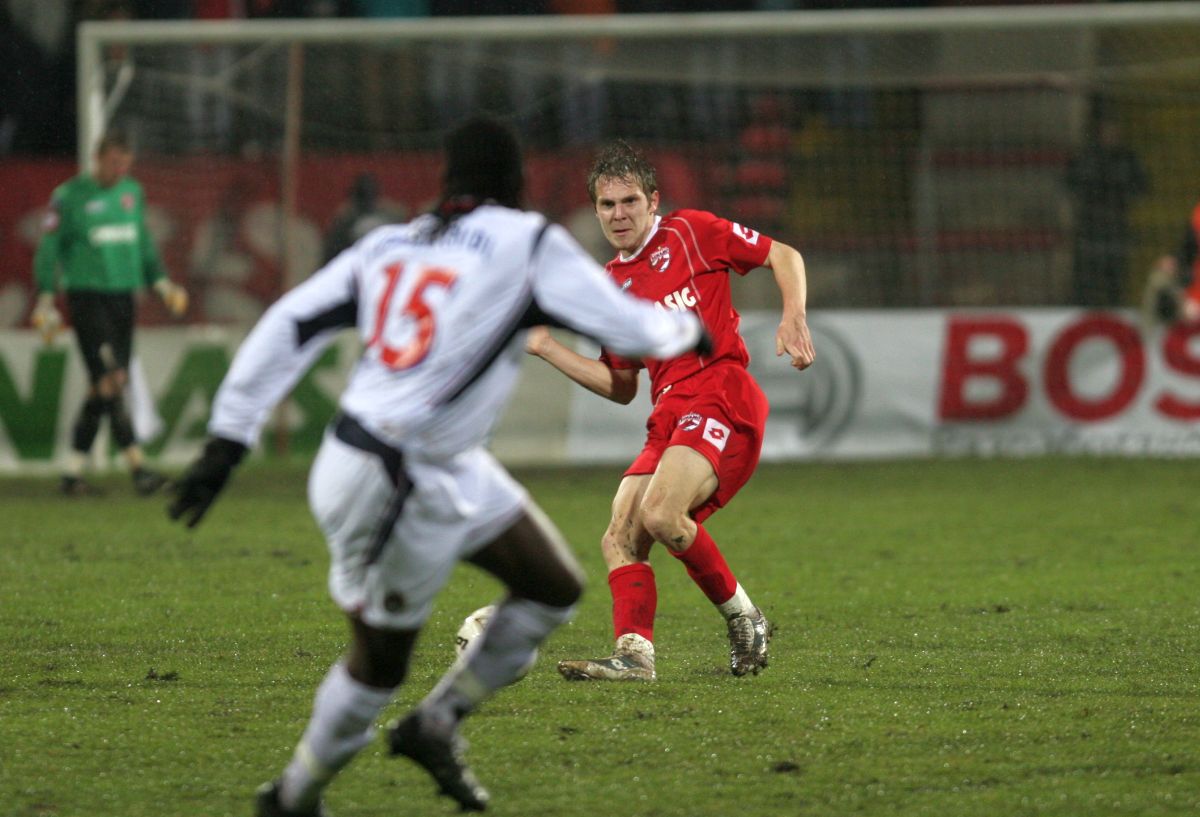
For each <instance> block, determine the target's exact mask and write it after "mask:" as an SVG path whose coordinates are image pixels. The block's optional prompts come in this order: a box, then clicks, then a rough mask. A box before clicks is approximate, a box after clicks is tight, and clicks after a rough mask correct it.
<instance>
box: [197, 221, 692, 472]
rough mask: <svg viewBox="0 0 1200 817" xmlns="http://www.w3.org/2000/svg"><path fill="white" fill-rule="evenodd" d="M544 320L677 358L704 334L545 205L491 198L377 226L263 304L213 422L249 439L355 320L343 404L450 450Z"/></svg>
mask: <svg viewBox="0 0 1200 817" xmlns="http://www.w3.org/2000/svg"><path fill="white" fill-rule="evenodd" d="M439 228H440V229H439ZM538 324H552V325H560V326H565V327H567V328H569V329H571V330H573V331H575V332H578V333H580V334H583V335H586V336H588V337H590V338H592V339H594V340H596V341H597V342H599V343H600V344H602V345H603V346H605V347H606V348H609V349H611V350H613V351H614V352H616V353H618V354H624V355H629V356H633V357H641V356H649V357H656V358H664V357H674V356H675V355H678V354H681V353H683V352H685V351H687V350H689V349H691V348H692V347H693V346H694V345H695V344H696V342H697V340H698V338H699V333H700V324H699V322H698V320H697V318H696V317H695V316H694V315H692V314H691V313H690V312H687V311H674V310H668V311H662V310H658V309H655V308H654V307H653V305H652V304H651V303H650V302H648V301H642V300H639V299H636V298H634V297H633V296H630V295H627V294H625V293H624V292H621V291H620V290H619V289H618V287H617V286H616V284H615V283H613V282H612V280H611V279H610V278H609V277H608V275H606V274H605V272H604V270H603V269H602V268H601V267H600V266H599V265H598V264H597V263H596V262H595V261H593V260H592V259H591V258H590V257H589V256H588V255H587V254H586V253H585V252H584V250H583V249H582V248H581V247H580V246H579V245H578V244H577V243H576V242H575V240H574V239H573V238H572V237H571V236H570V234H569V233H568V232H567V231H566V230H565V229H563V228H562V227H560V226H558V225H554V224H548V223H547V221H546V220H545V218H544V217H542V216H541V215H538V214H536V213H531V212H525V211H521V210H515V209H510V208H507V207H500V206H496V205H484V206H481V207H478V208H476V209H475V210H473V211H471V212H470V213H467V214H466V215H463V216H461V217H459V218H457V219H455V220H454V221H452V222H451V223H450V224H449V226H443V225H442V222H441V221H440V220H439V219H437V218H435V217H434V216H428V215H426V216H421V217H419V218H417V219H415V220H414V221H412V222H410V223H408V224H402V225H392V226H385V227H380V228H378V229H376V230H373V231H372V232H370V233H368V234H367V235H366V236H364V237H363V238H362V239H361V240H360V241H359V242H358V243H357V244H355V245H354V246H352V247H351V248H350V249H348V250H346V251H345V252H343V253H342V254H340V255H338V256H337V257H336V258H334V259H333V260H332V261H330V262H329V263H328V264H327V265H325V266H324V267H323V268H321V269H320V270H319V271H317V272H316V273H315V274H314V275H313V276H312V277H311V278H309V279H308V280H307V281H305V282H304V283H303V284H301V285H300V286H298V287H296V288H295V289H293V290H292V291H291V292H289V293H287V294H286V295H284V296H283V297H282V298H281V299H280V300H279V301H278V302H276V303H275V304H274V305H273V306H272V307H271V308H270V309H269V310H267V312H266V313H265V314H264V315H263V317H262V319H261V320H260V321H259V322H258V324H257V325H256V326H255V328H254V329H253V331H252V332H251V333H250V335H249V336H248V337H247V338H246V340H245V342H244V343H243V344H242V346H241V348H240V349H239V350H238V352H237V355H236V356H235V358H234V361H233V364H232V365H231V367H230V369H229V373H228V374H227V375H226V377H225V380H224V381H223V382H222V384H221V388H220V390H219V391H218V393H217V396H216V400H215V402H214V405H213V412H212V419H211V420H210V422H209V431H210V433H212V434H214V435H217V436H221V437H225V438H228V439H231V440H236V441H238V442H241V443H244V444H245V445H248V446H252V445H253V444H254V443H255V442H256V441H257V439H258V436H259V433H260V431H261V429H262V427H263V425H264V424H265V423H266V421H267V418H268V416H269V414H270V412H271V410H272V409H273V408H274V406H275V404H276V403H278V402H279V401H280V400H282V399H283V398H284V397H285V396H286V395H287V394H288V393H289V391H290V390H291V388H292V387H293V386H294V385H295V383H296V381H297V380H299V378H300V377H301V376H302V375H303V374H304V372H305V371H307V369H308V368H309V367H310V366H311V365H312V364H313V363H314V362H315V361H316V359H317V358H318V357H319V355H320V354H321V352H322V351H323V350H324V349H325V347H326V346H327V345H328V344H329V342H330V341H331V340H332V338H333V335H334V334H335V332H336V331H338V330H340V329H342V328H346V327H350V326H354V327H357V330H358V333H359V337H360V338H361V340H362V343H363V347H364V350H363V355H362V358H361V359H360V360H359V361H358V363H357V365H356V366H355V369H354V371H353V372H352V373H351V376H350V379H349V382H348V384H347V386H346V390H345V391H344V392H343V394H342V396H341V401H340V405H341V408H342V410H344V411H345V412H346V413H347V414H350V415H351V416H353V417H354V418H355V419H357V420H358V421H359V422H360V423H361V424H362V425H363V426H365V427H366V428H367V429H369V430H370V431H372V432H373V433H374V434H376V435H377V436H378V437H380V438H381V439H383V440H384V441H386V442H388V443H390V444H392V445H394V446H396V447H398V448H402V449H404V450H405V451H406V452H412V453H414V454H420V455H424V456H427V457H446V456H452V455H453V454H456V453H458V452H460V451H464V450H466V449H468V448H470V447H472V446H475V445H478V444H480V443H482V442H484V441H485V440H486V439H487V437H488V435H489V434H490V432H491V430H492V428H493V426H494V425H495V423H496V421H497V420H498V419H499V417H500V415H501V414H502V412H503V409H504V406H505V404H506V403H507V402H508V399H509V396H510V394H511V393H512V390H513V388H514V386H515V385H516V383H517V378H518V373H519V370H520V364H521V359H522V356H523V355H524V354H525V352H524V336H525V332H524V330H525V329H527V328H528V327H530V326H535V325H538Z"/></svg>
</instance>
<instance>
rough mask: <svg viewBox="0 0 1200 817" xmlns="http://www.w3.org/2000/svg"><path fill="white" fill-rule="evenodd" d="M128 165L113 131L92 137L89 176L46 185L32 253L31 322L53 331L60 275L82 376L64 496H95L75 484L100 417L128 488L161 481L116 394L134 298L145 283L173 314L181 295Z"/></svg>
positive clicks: (126, 151)
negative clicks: (84, 388) (47, 195)
mask: <svg viewBox="0 0 1200 817" xmlns="http://www.w3.org/2000/svg"><path fill="white" fill-rule="evenodd" d="M132 166H133V151H132V150H131V148H130V145H129V143H128V142H127V141H126V139H125V137H124V136H123V135H122V134H120V133H116V132H111V133H109V134H107V135H106V136H105V137H104V138H103V139H101V140H100V144H99V146H98V147H97V148H96V170H95V172H94V173H92V174H88V173H81V174H79V175H78V176H76V177H74V178H73V179H70V180H68V181H67V182H65V183H63V184H61V185H59V186H58V188H57V189H55V191H54V195H53V197H52V199H51V201H50V208H49V210H48V211H47V213H46V218H45V222H44V224H43V232H42V238H41V242H40V243H39V244H38V249H37V254H36V256H35V257H34V274H35V277H36V278H37V288H38V302H37V306H36V308H35V309H34V311H33V324H34V326H36V327H37V328H38V329H39V330H40V331H41V333H42V337H43V338H44V339H45V340H46V341H47V342H50V341H51V340H53V338H54V336H55V335H56V334H57V332H58V330H59V329H60V328H61V326H62V316H61V315H60V314H59V312H58V308H57V307H56V306H55V296H56V292H57V290H58V289H59V284H60V282H59V273H60V271H61V274H62V276H61V286H62V289H64V290H65V294H66V302H67V308H68V311H69V312H70V315H71V323H72V324H73V325H74V327H75V336H76V339H77V340H78V341H79V350H80V352H82V354H83V361H84V364H85V365H86V366H87V370H88V378H89V381H90V386H89V388H88V393H87V397H86V399H85V400H84V403H83V407H82V408H81V410H80V412H79V418H78V419H77V420H76V421H75V427H74V431H73V434H72V441H71V448H72V451H71V455H70V460H69V461H68V464H67V470H66V473H65V474H64V476H63V479H62V490H63V493H65V494H68V495H78V494H88V493H94V492H95V489H94V488H92V487H91V486H90V485H88V483H87V482H85V481H84V480H83V467H84V464H85V463H86V462H87V455H88V452H89V451H90V450H91V447H92V443H93V442H95V439H96V434H97V433H98V432H99V430H100V423H101V421H102V420H103V419H104V418H105V417H107V418H108V421H109V424H110V429H111V431H112V436H113V439H114V440H115V441H116V443H117V445H118V446H119V447H120V448H121V452H122V454H123V455H124V457H125V460H126V462H127V463H128V464H129V469H130V473H131V474H132V475H133V484H134V487H135V489H136V490H137V492H138V493H139V494H142V495H149V494H152V493H154V492H155V491H157V490H158V489H159V488H161V487H162V486H163V484H164V483H165V482H166V478H165V477H163V476H162V475H161V474H158V473H156V472H154V471H151V470H150V469H148V468H146V467H145V465H144V464H143V457H142V450H141V448H140V447H139V446H138V444H137V438H136V436H135V435H134V430H133V422H132V420H131V419H130V416H129V411H128V409H127V408H126V406H125V400H124V398H123V393H124V387H125V384H126V382H127V381H128V367H129V357H130V352H131V350H132V347H133V324H134V315H135V301H134V294H135V292H136V291H137V290H139V289H141V288H142V287H145V286H150V287H153V288H154V289H155V290H156V291H157V292H158V294H159V295H160V296H161V297H162V299H163V302H164V303H165V304H166V306H167V308H168V309H169V310H170V311H171V313H172V314H174V315H176V316H178V315H182V314H183V313H184V312H185V311H186V310H187V302H188V297H187V292H186V291H185V290H184V288H183V287H181V286H179V285H178V284H175V283H172V282H171V280H170V279H169V278H167V276H166V275H165V273H164V271H163V266H162V261H161V260H160V259H159V256H158V250H157V249H156V248H155V246H154V242H153V240H152V238H151V237H150V234H149V232H148V231H147V229H146V220H145V209H146V204H145V194H144V193H143V192H142V186H141V185H140V184H138V183H137V182H136V181H135V180H134V179H132V178H130V177H129V170H130V168H131V167H132Z"/></svg>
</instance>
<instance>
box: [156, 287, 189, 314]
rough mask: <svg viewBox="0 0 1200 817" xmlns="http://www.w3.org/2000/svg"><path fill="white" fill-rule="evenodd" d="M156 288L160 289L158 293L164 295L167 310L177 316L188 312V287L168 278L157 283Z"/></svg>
mask: <svg viewBox="0 0 1200 817" xmlns="http://www.w3.org/2000/svg"><path fill="white" fill-rule="evenodd" d="M154 288H155V289H157V290H158V294H159V295H160V296H161V297H162V300H163V303H164V304H165V305H166V307H167V311H169V312H170V313H171V314H172V315H174V316H175V317H176V318H178V317H182V315H183V313H185V312H187V308H188V294H187V290H186V289H184V288H183V287H181V286H180V285H179V284H177V283H175V282H174V281H169V280H167V279H166V278H163V279H162V280H161V281H159V282H158V283H157V284H155V285H154Z"/></svg>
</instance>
